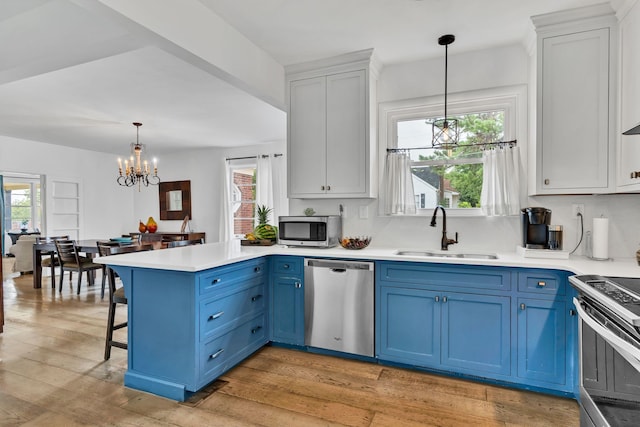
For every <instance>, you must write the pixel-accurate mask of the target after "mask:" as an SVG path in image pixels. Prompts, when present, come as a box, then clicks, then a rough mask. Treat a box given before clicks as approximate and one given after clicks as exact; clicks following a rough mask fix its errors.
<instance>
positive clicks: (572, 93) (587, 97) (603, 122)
mask: <svg viewBox="0 0 640 427" xmlns="http://www.w3.org/2000/svg"><path fill="white" fill-rule="evenodd" d="M532 19H533V22H534V24H535V26H536V31H537V109H536V117H537V123H536V150H535V168H534V170H530V171H529V173H533V174H535V179H533V180H531V181H530V183H532V184H533V187H534V188H529V193H530V194H596V193H610V192H613V191H615V174H614V171H615V161H614V153H615V141H616V138H615V117H616V115H615V109H616V102H615V100H616V84H615V83H616V78H615V76H616V74H615V70H616V69H617V68H616V66H615V64H616V60H617V53H616V52H617V23H616V19H615V16H614V15H613V11H612V10H611V8H610V6H609V5H608V4H604V5H596V6H593V7H586V8H580V9H573V10H571V11H564V12H560V13H557V14H548V15H540V16H535V17H533V18H532ZM530 187H531V185H530Z"/></svg>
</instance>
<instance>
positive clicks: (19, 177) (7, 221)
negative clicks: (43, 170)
mask: <svg viewBox="0 0 640 427" xmlns="http://www.w3.org/2000/svg"><path fill="white" fill-rule="evenodd" d="M0 176H1V177H2V180H1V181H0V182H1V183H2V199H3V200H2V204H1V206H2V210H1V211H0V217H1V218H0V220H1V221H2V229H3V230H4V233H3V236H2V246H3V248H2V253H3V254H6V253H7V252H8V249H9V247H11V245H12V244H15V241H14V239H15V240H17V239H18V237H19V236H20V235H21V234H31V233H41V232H42V231H43V229H44V223H43V218H44V206H43V203H42V197H41V195H42V193H41V190H42V187H43V186H42V176H40V175H32V174H22V173H3V174H2V175H0Z"/></svg>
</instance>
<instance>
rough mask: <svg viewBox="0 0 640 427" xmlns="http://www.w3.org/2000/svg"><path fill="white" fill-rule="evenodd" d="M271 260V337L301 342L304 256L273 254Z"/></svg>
mask: <svg viewBox="0 0 640 427" xmlns="http://www.w3.org/2000/svg"><path fill="white" fill-rule="evenodd" d="M270 263H271V301H270V316H271V322H270V323H271V340H272V341H274V342H277V343H281V344H291V345H299V346H301V345H304V280H303V277H304V265H303V263H304V259H303V258H301V257H295V256H273V257H271V258H270Z"/></svg>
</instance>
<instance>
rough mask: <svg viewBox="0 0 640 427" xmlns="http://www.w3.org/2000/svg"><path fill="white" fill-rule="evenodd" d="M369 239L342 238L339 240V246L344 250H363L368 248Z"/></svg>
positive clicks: (361, 237) (366, 237) (362, 237)
mask: <svg viewBox="0 0 640 427" xmlns="http://www.w3.org/2000/svg"><path fill="white" fill-rule="evenodd" d="M369 242H371V237H369V236H359V237H343V238H342V239H341V240H340V246H342V247H343V248H345V249H364V248H366V247H367V246H369Z"/></svg>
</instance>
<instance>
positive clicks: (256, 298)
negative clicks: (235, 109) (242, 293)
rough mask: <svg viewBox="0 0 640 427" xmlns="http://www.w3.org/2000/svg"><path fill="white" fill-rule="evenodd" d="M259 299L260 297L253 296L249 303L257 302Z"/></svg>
mask: <svg viewBox="0 0 640 427" xmlns="http://www.w3.org/2000/svg"><path fill="white" fill-rule="evenodd" d="M260 298H262V295H256V296H253V297H251V302H255V301H258V300H259V299H260Z"/></svg>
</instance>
